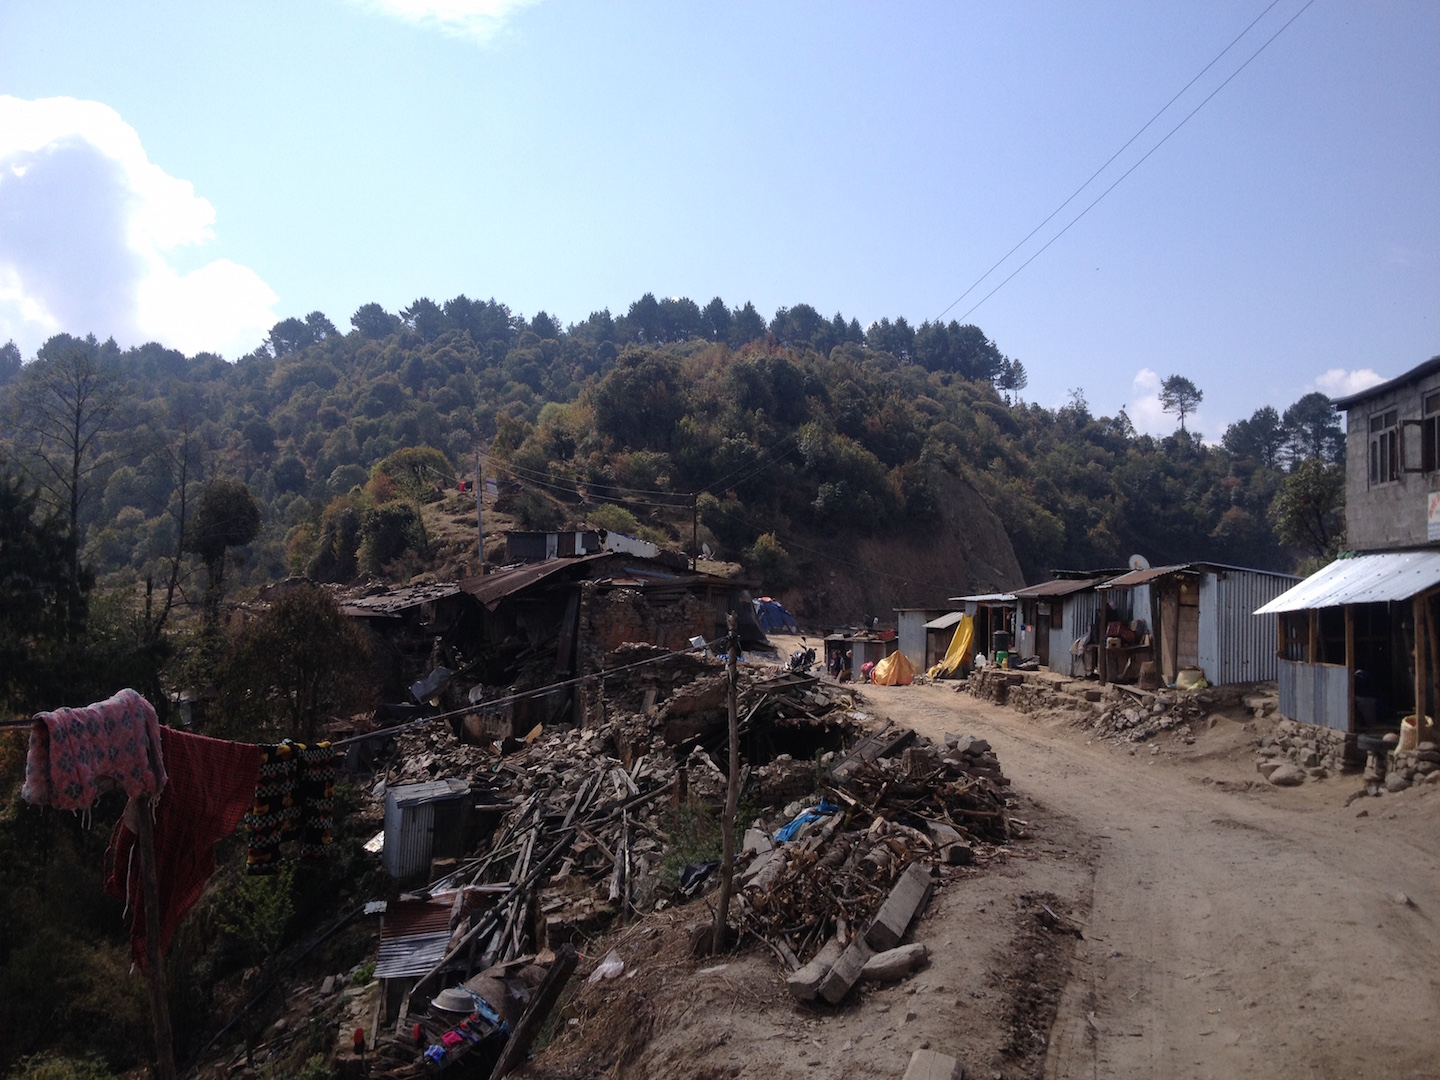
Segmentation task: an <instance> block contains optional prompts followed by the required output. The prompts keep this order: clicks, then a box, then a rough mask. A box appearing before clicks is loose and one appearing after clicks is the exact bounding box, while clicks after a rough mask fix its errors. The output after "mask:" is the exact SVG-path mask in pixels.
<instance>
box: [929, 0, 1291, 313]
mask: <svg viewBox="0 0 1440 1080" xmlns="http://www.w3.org/2000/svg"><path fill="white" fill-rule="evenodd" d="M1279 2H1280V0H1270V4H1269V5H1268V6H1267V7H1266V8H1265V10H1263V11H1262V12H1260V14H1259V15H1257V16H1255V18H1254V19H1253V20H1251V22H1250V24H1249V25H1248V26H1246V27H1245V29H1244V30H1242V31H1240V33H1239V34H1237V35H1236V36H1235V38H1234V40H1233V41H1231V42H1230V44H1228V45H1226V46H1225V48H1223V49H1221V50H1220V52H1218V53H1217V54H1216V55H1215V58H1214V59H1213V60H1211V61H1210V62H1209V63H1208V64H1206V65H1205V66H1204V67H1203V68H1201V69H1200V71H1199V72H1198V73H1197V74H1196V75H1195V77H1194V78H1193V79H1191V80H1190V81H1189V82H1187V83H1186V84H1185V85H1184V86H1182V87H1181V88H1180V89H1179V90H1178V91H1177V92H1176V93H1175V96H1174V97H1172V98H1171V99H1170V100H1169V101H1167V102H1166V103H1165V104H1164V105H1163V106H1161V108H1160V110H1159V111H1158V112H1157V113H1155V115H1154V116H1152V117H1150V119H1149V120H1147V121H1145V123H1144V124H1143V125H1142V126H1141V128H1140V130H1139V131H1137V132H1135V134H1134V135H1132V136H1130V138H1129V139H1127V140H1126V141H1125V143H1124V145H1123V146H1121V147H1120V149H1118V150H1116V151H1115V153H1113V154H1111V155H1110V157H1109V158H1107V159H1106V161H1105V164H1103V165H1101V166H1100V167H1099V168H1098V169H1096V170H1095V171H1094V172H1093V173H1091V174H1090V176H1089V178H1088V179H1087V180H1086V181H1085V182H1084V183H1083V184H1081V185H1080V186H1079V187H1077V188H1076V189H1075V190H1074V191H1073V192H1071V193H1070V196H1069V198H1067V199H1066V200H1065V201H1064V202H1062V203H1061V204H1060V205H1059V206H1057V207H1056V208H1055V209H1054V210H1052V211H1051V212H1050V214H1049V215H1048V216H1047V217H1046V218H1045V220H1044V221H1042V222H1040V224H1039V225H1036V226H1035V228H1033V229H1031V230H1030V231H1029V232H1028V233H1026V234H1025V236H1024V237H1023V238H1022V239H1021V240H1020V242H1019V243H1017V244H1016V245H1015V246H1014V247H1012V248H1011V249H1010V250H1009V251H1007V252H1006V253H1005V254H1004V255H1002V256H1001V257H1000V258H999V259H997V260H996V262H995V264H994V265H993V266H991V267H990V269H988V270H986V271H985V272H984V273H983V274H981V275H980V276H979V277H978V278H976V279H975V280H974V281H973V282H972V283H971V284H970V287H969V288H968V289H966V290H965V291H964V292H963V293H961V294H960V295H959V296H957V297H956V298H955V299H954V300H952V301H951V302H950V303H949V304H947V305H946V307H945V310H944V311H942V312H940V314H939V315H937V316H936V322H939V321H940V320H941V319H943V318H944V317H945V316H946V314H947V313H948V312H949V311H950V310H951V308H953V307H955V306H956V305H957V304H959V303H960V301H962V300H964V299H965V297H967V296H969V295H970V294H971V293H972V292H974V291H975V289H976V288H977V287H978V286H979V285H980V283H981V282H982V281H984V280H985V279H986V278H988V277H989V276H990V275H991V274H993V273H994V272H995V271H996V270H997V269H998V268H999V267H1000V266H1001V264H1002V263H1004V262H1005V261H1006V260H1007V259H1009V258H1010V256H1011V255H1014V254H1015V252H1017V251H1019V250H1020V248H1022V247H1023V246H1024V245H1025V244H1026V243H1027V242H1028V241H1029V240H1030V238H1031V237H1033V236H1034V235H1035V234H1036V233H1038V232H1039V231H1040V230H1041V229H1043V228H1044V227H1045V226H1046V225H1048V224H1050V222H1051V221H1052V220H1054V218H1055V216H1056V215H1057V214H1059V213H1060V211H1061V210H1064V209H1065V207H1067V206H1069V205H1070V204H1071V203H1072V202H1074V201H1075V199H1076V198H1077V197H1078V196H1079V195H1080V193H1081V192H1082V191H1084V190H1085V189H1086V188H1087V187H1089V186H1090V185H1091V184H1092V183H1094V181H1095V178H1096V177H1098V176H1099V175H1100V174H1101V173H1103V172H1104V171H1105V170H1106V169H1108V168H1109V167H1110V166H1111V165H1112V164H1113V163H1114V161H1115V159H1116V158H1118V157H1119V156H1120V155H1121V154H1123V153H1124V152H1125V151H1126V150H1128V149H1129V148H1130V146H1131V144H1132V143H1134V142H1135V140H1136V139H1138V138H1139V137H1140V136H1141V135H1143V134H1144V133H1145V132H1146V131H1148V130H1149V128H1150V126H1151V125H1152V124H1154V123H1155V121H1156V120H1159V119H1160V117H1161V116H1163V115H1164V114H1165V113H1166V112H1168V111H1169V109H1170V106H1172V105H1174V104H1175V102H1176V101H1178V100H1179V99H1180V97H1181V96H1182V95H1183V94H1184V93H1185V92H1186V91H1187V90H1189V89H1190V88H1191V87H1192V86H1194V85H1195V83H1196V82H1198V81H1199V80H1200V78H1201V76H1203V75H1204V74H1205V73H1206V72H1207V71H1209V70H1210V69H1211V68H1212V67H1214V66H1215V65H1216V64H1217V63H1219V62H1220V60H1221V59H1222V58H1223V57H1224V56H1225V54H1226V53H1228V52H1229V51H1230V50H1231V49H1233V48H1234V47H1235V46H1236V45H1238V44H1239V43H1240V39H1241V38H1243V37H1245V35H1246V34H1248V33H1250V31H1251V30H1253V29H1254V28H1255V24H1256V23H1258V22H1259V21H1260V20H1261V19H1263V18H1264V17H1265V16H1266V15H1268V14H1270V11H1271V9H1272V8H1274V7H1275V5H1276V4H1278V3H1279ZM1314 2H1315V0H1309V2H1308V3H1306V5H1305V7H1302V8H1301V9H1300V10H1299V11H1297V12H1296V13H1295V14H1294V15H1293V16H1291V17H1290V20H1289V22H1287V23H1285V25H1284V26H1282V27H1280V29H1279V30H1277V31H1276V32H1275V34H1274V35H1273V36H1272V37H1271V38H1270V39H1269V41H1266V42H1265V44H1264V45H1261V46H1260V48H1259V49H1257V50H1256V51H1255V52H1254V53H1253V54H1251V56H1250V59H1249V60H1246V61H1245V63H1243V64H1241V65H1240V66H1239V67H1238V68H1236V69H1235V71H1234V72H1233V73H1232V74H1231V75H1230V77H1229V78H1227V79H1226V80H1225V82H1222V83H1221V84H1220V85H1219V86H1217V87H1216V88H1215V90H1213V91H1212V92H1211V93H1210V95H1209V97H1207V98H1205V100H1204V101H1202V102H1201V103H1200V104H1199V105H1197V106H1196V107H1195V109H1194V110H1193V111H1191V113H1190V114H1189V116H1186V117H1185V119H1184V120H1181V121H1180V123H1179V124H1177V125H1175V127H1174V128H1172V129H1171V131H1170V134H1169V135H1166V136H1165V138H1163V139H1161V140H1160V141H1159V142H1158V143H1156V144H1155V146H1153V147H1152V148H1151V149H1150V151H1149V152H1148V153H1146V155H1145V157H1142V158H1141V159H1140V161H1137V162H1136V163H1135V164H1134V165H1132V166H1131V167H1130V168H1129V169H1128V170H1126V172H1125V174H1124V175H1123V176H1121V177H1120V180H1124V179H1125V177H1126V176H1129V175H1130V173H1132V172H1134V171H1135V169H1136V168H1137V167H1138V166H1139V165H1140V164H1141V163H1142V162H1144V160H1145V158H1148V157H1149V156H1150V154H1153V153H1154V152H1155V151H1156V150H1158V149H1160V147H1161V146H1163V145H1165V142H1166V140H1168V139H1169V138H1170V135H1174V134H1175V132H1177V131H1179V130H1180V128H1182V127H1184V126H1185V123H1186V121H1188V120H1189V119H1190V117H1191V116H1194V115H1195V113H1197V112H1199V111H1200V109H1201V108H1203V107H1204V105H1205V102H1208V101H1209V100H1210V98H1212V97H1214V96H1215V95H1216V94H1217V93H1219V92H1220V91H1221V90H1223V89H1224V88H1225V86H1226V84H1228V83H1229V82H1230V79H1233V78H1235V76H1236V75H1238V74H1240V72H1242V71H1244V70H1245V68H1246V67H1247V66H1248V65H1249V63H1250V60H1254V59H1255V57H1257V56H1259V55H1260V53H1262V52H1263V51H1264V50H1265V49H1266V47H1267V46H1268V45H1269V44H1270V42H1271V41H1274V40H1275V38H1277V37H1279V36H1280V34H1282V33H1284V31H1285V29H1286V27H1288V26H1289V25H1290V23H1292V22H1294V21H1295V20H1296V19H1298V18H1299V17H1300V15H1301V14H1303V13H1304V11H1305V8H1308V7H1309V6H1310V4H1312V3H1314ZM1120 180H1117V181H1115V184H1111V185H1110V187H1108V188H1106V189H1105V191H1104V192H1102V193H1101V195H1100V198H1098V199H1096V200H1095V202H1093V203H1091V204H1090V206H1087V207H1086V208H1085V210H1084V211H1082V212H1081V213H1080V215H1079V216H1078V217H1076V218H1075V220H1074V221H1071V222H1070V225H1074V224H1075V222H1077V221H1079V220H1080V218H1082V217H1084V216H1085V215H1086V214H1087V213H1089V212H1090V210H1091V208H1092V207H1094V205H1095V203H1098V202H1099V201H1100V199H1103V198H1104V197H1105V196H1106V195H1108V194H1110V192H1111V190H1113V189H1114V187H1115V185H1116V184H1118V183H1120ZM1070 225H1067V226H1065V228H1064V229H1062V230H1061V231H1060V232H1059V233H1058V234H1056V236H1055V237H1053V238H1052V239H1051V240H1050V241H1049V243H1047V244H1046V245H1045V247H1042V248H1041V249H1040V251H1037V252H1036V253H1035V255H1032V256H1030V258H1029V259H1027V260H1025V262H1024V263H1022V264H1021V266H1020V267H1019V269H1017V270H1016V271H1015V272H1014V273H1012V274H1011V275H1010V277H1007V278H1006V279H1005V281H1002V282H1001V283H1000V284H999V285H997V286H996V287H995V288H994V289H992V290H990V292H988V293H986V294H985V296H984V297H983V298H982V299H981V300H980V302H979V303H977V304H976V305H975V306H974V307H972V308H971V309H970V310H969V311H967V312H965V314H964V315H962V316H960V318H961V319H966V318H968V317H969V316H970V315H971V313H972V312H974V311H975V309H976V308H978V307H979V306H980V305H981V304H983V303H985V301H986V300H988V299H990V297H992V296H994V295H995V293H997V292H999V291H1000V289H1002V288H1004V286H1005V284H1006V282H1008V281H1009V280H1010V278H1013V277H1014V276H1015V274H1018V273H1019V272H1020V270H1023V269H1025V267H1026V266H1029V265H1030V263H1032V262H1033V261H1034V260H1035V257H1036V256H1037V255H1039V254H1041V252H1043V251H1044V250H1045V248H1048V247H1049V246H1050V244H1053V243H1054V242H1055V241H1056V240H1058V239H1060V237H1061V236H1064V235H1065V233H1066V232H1068V231H1069V229H1070Z"/></svg>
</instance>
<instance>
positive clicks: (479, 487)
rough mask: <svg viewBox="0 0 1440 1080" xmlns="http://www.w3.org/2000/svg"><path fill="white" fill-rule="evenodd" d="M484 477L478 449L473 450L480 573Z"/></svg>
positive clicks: (481, 571) (482, 556) (481, 566)
mask: <svg viewBox="0 0 1440 1080" xmlns="http://www.w3.org/2000/svg"><path fill="white" fill-rule="evenodd" d="M484 503H485V478H484V477H483V476H481V475H480V451H479V450H476V451H475V535H476V536H477V537H478V538H479V542H480V549H479V550H480V573H481V574H483V573H485V509H484Z"/></svg>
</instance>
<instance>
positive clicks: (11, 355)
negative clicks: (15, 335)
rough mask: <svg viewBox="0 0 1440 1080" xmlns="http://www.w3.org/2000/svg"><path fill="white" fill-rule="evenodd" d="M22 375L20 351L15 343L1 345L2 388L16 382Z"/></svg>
mask: <svg viewBox="0 0 1440 1080" xmlns="http://www.w3.org/2000/svg"><path fill="white" fill-rule="evenodd" d="M19 374H20V349H19V347H18V346H16V344H15V342H14V341H7V342H6V343H5V344H4V345H0V386H5V385H6V384H8V383H11V382H14V381H15V376H17V375H19Z"/></svg>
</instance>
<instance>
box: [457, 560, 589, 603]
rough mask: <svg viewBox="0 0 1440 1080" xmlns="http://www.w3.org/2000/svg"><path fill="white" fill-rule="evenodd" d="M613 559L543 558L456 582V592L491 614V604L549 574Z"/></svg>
mask: <svg viewBox="0 0 1440 1080" xmlns="http://www.w3.org/2000/svg"><path fill="white" fill-rule="evenodd" d="M614 557H615V554H614V552H610V551H601V552H597V553H596V554H594V555H578V556H575V557H574V558H564V559H546V560H545V561H544V562H537V563H525V564H524V565H522V566H512V567H510V568H509V569H508V570H497V571H495V573H493V574H486V575H484V576H483V577H470V578H466V579H465V580H464V581H462V582H460V589H461V590H462V591H464V592H466V593H469V594H470V595H471V596H473V597H475V599H476V600H479V601H480V603H482V604H484V605H485V606H486V607H488V608H490V609H491V610H492V611H493V610H494V609H495V605H496V604H498V603H500V601H501V600H504V599H505V598H506V597H507V596H514V595H515V594H516V593H518V592H523V591H524V590H526V589H528V588H530V587H531V586H534V585H538V584H540V582H542V581H544V580H545V579H546V578H548V577H550V576H551V575H552V574H558V573H560V572H561V571H562V570H573V569H574V568H575V567H577V566H585V565H586V564H588V563H592V562H595V561H596V560H597V559H613V558H614Z"/></svg>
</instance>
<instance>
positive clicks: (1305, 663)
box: [1255, 550, 1440, 731]
mask: <svg viewBox="0 0 1440 1080" xmlns="http://www.w3.org/2000/svg"><path fill="white" fill-rule="evenodd" d="M1437 595H1440V551H1429V550H1426V551H1392V552H1383V553H1377V554H1374V555H1358V556H1355V557H1353V558H1347V559H1337V560H1336V561H1335V562H1332V563H1331V564H1330V565H1329V566H1326V567H1324V568H1323V569H1321V570H1319V571H1317V572H1316V573H1314V574H1312V575H1311V576H1310V577H1308V578H1306V579H1305V580H1304V581H1302V582H1300V583H1299V584H1298V585H1296V586H1294V587H1293V588H1291V589H1289V590H1287V591H1286V592H1284V593H1282V594H1280V595H1279V596H1276V597H1273V598H1271V599H1270V600H1269V601H1267V602H1266V603H1265V604H1263V605H1261V606H1259V607H1257V608H1256V612H1255V613H1256V614H1257V615H1259V616H1261V617H1267V618H1274V619H1278V627H1277V629H1276V641H1275V644H1274V646H1273V648H1274V649H1275V651H1276V652H1277V653H1278V660H1277V664H1278V667H1279V674H1278V676H1277V682H1278V683H1279V688H1280V713H1281V715H1282V716H1285V717H1288V718H1289V719H1291V720H1299V721H1301V722H1303V723H1307V724H1319V725H1320V726H1322V727H1328V728H1335V729H1337V730H1339V731H1361V730H1366V729H1369V730H1373V731H1381V730H1393V729H1394V728H1396V727H1397V726H1398V724H1399V720H1400V718H1401V717H1402V716H1404V715H1407V714H1410V713H1413V712H1415V702H1416V701H1417V700H1419V699H1421V698H1423V699H1425V702H1426V708H1425V711H1426V713H1427V714H1429V715H1434V712H1435V709H1436V705H1437V703H1440V643H1437V641H1436V635H1435V631H1434V627H1435V625H1436V620H1437V611H1436V610H1435V604H1436V599H1437ZM1417 627H1418V633H1417ZM1417 640H1418V641H1419V642H1420V648H1418V649H1417V648H1416V642H1417Z"/></svg>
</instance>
